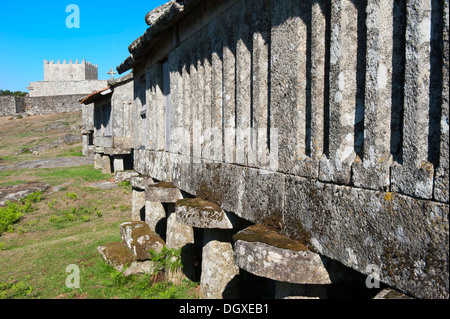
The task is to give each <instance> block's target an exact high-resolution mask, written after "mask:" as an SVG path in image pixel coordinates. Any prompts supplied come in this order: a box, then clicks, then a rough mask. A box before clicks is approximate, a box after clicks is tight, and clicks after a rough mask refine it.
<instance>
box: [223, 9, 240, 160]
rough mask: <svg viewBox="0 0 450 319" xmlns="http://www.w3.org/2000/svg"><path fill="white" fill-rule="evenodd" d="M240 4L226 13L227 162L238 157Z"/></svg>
mask: <svg viewBox="0 0 450 319" xmlns="http://www.w3.org/2000/svg"><path fill="white" fill-rule="evenodd" d="M239 8H240V5H235V6H233V8H232V9H231V10H229V11H228V12H226V13H225V22H224V23H225V25H227V26H228V27H227V28H226V31H225V32H226V33H225V40H224V46H223V117H224V119H223V125H224V151H225V154H224V155H225V156H224V160H225V163H234V161H235V158H236V111H235V106H236V41H237V40H236V36H237V27H238V26H237V24H234V23H232V22H233V21H235V19H236V17H235V15H236V12H239Z"/></svg>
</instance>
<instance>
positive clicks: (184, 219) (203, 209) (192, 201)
mask: <svg viewBox="0 0 450 319" xmlns="http://www.w3.org/2000/svg"><path fill="white" fill-rule="evenodd" d="M175 213H176V214H177V221H178V222H180V223H183V224H186V225H189V226H192V227H196V228H204V229H233V228H234V227H233V223H232V220H231V218H230V216H229V215H228V214H227V213H225V211H224V210H223V209H222V208H220V207H219V206H217V205H216V204H214V203H211V202H207V201H205V200H202V199H200V198H187V199H181V200H179V201H177V203H176V206H175Z"/></svg>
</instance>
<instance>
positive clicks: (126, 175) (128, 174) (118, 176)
mask: <svg viewBox="0 0 450 319" xmlns="http://www.w3.org/2000/svg"><path fill="white" fill-rule="evenodd" d="M138 175H139V173H137V172H135V171H131V170H127V171H117V170H114V181H115V182H116V183H120V182H125V181H128V182H129V181H130V180H131V178H133V177H136V176H138Z"/></svg>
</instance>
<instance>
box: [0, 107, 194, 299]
mask: <svg viewBox="0 0 450 319" xmlns="http://www.w3.org/2000/svg"><path fill="white" fill-rule="evenodd" d="M80 123H81V112H75V113H65V114H51V115H39V116H33V117H25V118H20V117H19V118H13V117H0V137H1V138H0V197H3V199H2V198H0V265H1V267H0V299H22V298H27V299H28V298H32V299H52V298H58V299H70V298H87V299H104V298H105V299H110V298H120V299H129V298H158V299H160V298H190V297H192V296H194V295H193V291H194V289H195V287H196V285H195V284H194V283H184V284H182V285H180V286H174V285H173V284H171V283H169V282H166V281H165V280H164V276H162V277H161V276H159V277H158V278H155V277H152V276H150V275H147V276H140V277H139V276H132V277H123V276H122V274H121V273H119V272H117V271H116V270H114V269H113V268H112V267H109V266H107V265H106V264H105V263H104V262H103V260H102V259H101V257H100V255H99V253H98V252H97V247H98V246H99V245H103V244H106V243H109V242H113V241H120V233H119V225H120V224H121V223H123V222H126V221H129V218H130V215H131V187H130V185H129V183H126V182H125V183H120V184H114V183H110V186H111V187H108V188H107V189H105V188H102V185H103V184H104V182H110V181H111V178H112V176H110V175H104V174H102V173H101V172H100V171H97V170H94V167H93V164H92V159H89V158H85V157H82V155H81V141H80V140H79V139H77V135H79V132H80ZM33 187H34V188H33ZM27 189H30V191H29V192H28V193H25V192H23V191H24V190H27ZM37 190H42V193H36V191H37ZM13 193H14V194H19V195H20V194H22V196H18V197H17V200H16V201H11V202H8V200H7V199H5V197H6V196H8V195H11V194H13ZM27 194H30V195H28V197H26V196H27ZM19 198H25V199H22V200H19ZM2 201H3V203H2ZM5 216H7V217H11V216H13V217H18V218H17V220H14V222H12V223H9V224H6V222H4V225H6V226H5V227H3V231H2V226H1V225H2V220H3V221H5V220H6V219H7V218H6V217H5ZM71 265H75V266H76V267H78V269H79V270H80V288H79V289H70V288H68V287H67V284H66V280H68V278H70V277H68V276H69V275H70V274H71V272H70V269H72V268H71V267H72V266H71ZM66 271H67V272H66Z"/></svg>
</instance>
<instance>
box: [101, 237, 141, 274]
mask: <svg viewBox="0 0 450 319" xmlns="http://www.w3.org/2000/svg"><path fill="white" fill-rule="evenodd" d="M97 250H98V252H99V253H100V255H101V256H102V258H103V260H105V261H106V262H107V263H108V264H109V265H111V266H112V267H114V268H115V269H116V270H118V271H120V272H122V271H123V269H124V267H125V266H126V265H128V266H130V265H131V264H132V263H134V262H135V261H136V258H135V256H134V255H133V253H132V252H131V250H130V249H129V248H128V247H127V245H125V244H124V243H123V242H116V243H109V244H106V245H102V246H98V248H97Z"/></svg>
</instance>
